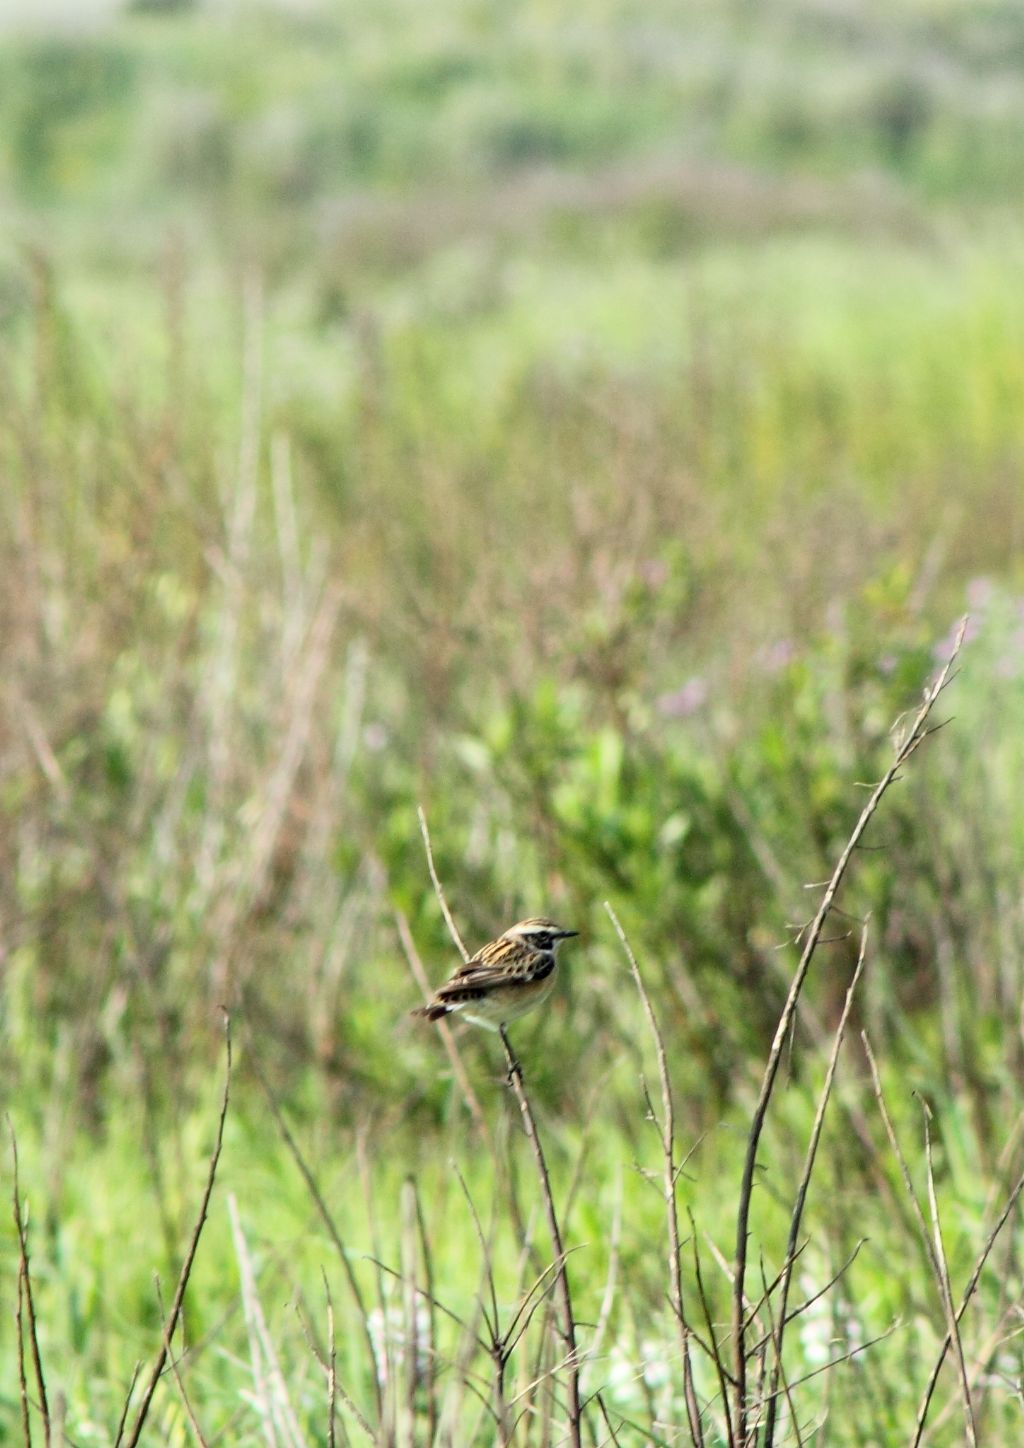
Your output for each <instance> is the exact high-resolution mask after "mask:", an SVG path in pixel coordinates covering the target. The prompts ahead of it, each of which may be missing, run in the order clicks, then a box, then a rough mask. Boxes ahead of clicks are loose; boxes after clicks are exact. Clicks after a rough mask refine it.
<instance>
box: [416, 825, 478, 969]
mask: <svg viewBox="0 0 1024 1448" xmlns="http://www.w3.org/2000/svg"><path fill="white" fill-rule="evenodd" d="M416 813H417V815H418V817H419V822H420V834H421V835H422V836H423V847H424V849H425V850H426V852H427V868H428V870H429V871H430V880H431V883H432V884H433V886H434V894H435V895H436V896H437V903H438V904H439V905H440V907H441V914H442V915H443V916H444V923H445V924H446V925H447V927H448V934H449V935H450V936H451V938H452V940H453V941H454V942H455V948H456V949H457V950H458V952H459V954H460V955H461V956H462V959H463V960H464V961H466V960H468V959H469V951H468V950H467V949H466V947H465V945H464V944H463V943H462V936H461V935H460V934H459V928H458V926H457V925H456V924H455V919H454V917H453V915H452V912H451V911H450V910H449V909H448V901H447V900H446V898H445V893H444V888H443V886H442V885H441V881H440V879H439V878H438V874H437V867H436V866H435V864H434V848H433V846H432V845H431V843H430V830H429V829H428V828H427V816H426V814H425V813H424V809H423V806H422V805H420V806H419V807H418V809H417V811H416Z"/></svg>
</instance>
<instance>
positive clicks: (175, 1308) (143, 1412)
mask: <svg viewBox="0 0 1024 1448" xmlns="http://www.w3.org/2000/svg"><path fill="white" fill-rule="evenodd" d="M224 1049H225V1057H226V1060H225V1067H224V1091H223V1094H222V1096H221V1103H220V1114H219V1116H218V1117H217V1134H216V1138H215V1140H214V1144H213V1151H212V1152H211V1153H210V1164H209V1167H208V1169H207V1173H206V1186H205V1188H204V1190H203V1195H202V1200H201V1201H200V1203H199V1214H198V1216H197V1217H196V1222H195V1226H194V1227H193V1228H192V1237H191V1239H190V1241H189V1244H188V1248H187V1250H186V1252H185V1260H184V1262H183V1263H182V1264H181V1273H180V1275H179V1277H178V1285H177V1287H176V1288H175V1289H174V1300H173V1301H172V1303H171V1310H170V1313H169V1314H168V1317H167V1320H166V1322H165V1323H164V1328H163V1338H162V1341H161V1344H160V1351H159V1352H158V1353H157V1357H156V1362H155V1363H154V1364H153V1370H152V1372H151V1373H150V1375H149V1378H148V1380H147V1382H146V1386H145V1389H144V1390H143V1394H142V1402H141V1403H140V1404H139V1411H138V1413H137V1414H136V1417H135V1424H134V1426H133V1427H132V1430H131V1433H130V1435H129V1437H128V1440H127V1443H126V1448H136V1444H137V1443H138V1441H139V1438H140V1437H141V1436H142V1430H143V1428H144V1427H145V1423H146V1418H147V1416H148V1414H149V1408H150V1404H151V1403H152V1401H153V1394H154V1393H155V1392H156V1385H157V1383H158V1382H159V1381H160V1377H161V1374H162V1373H163V1370H164V1365H165V1363H166V1361H167V1344H168V1343H169V1342H170V1341H171V1339H172V1338H173V1336H174V1329H175V1328H176V1327H177V1325H178V1318H179V1317H180V1316H181V1309H182V1305H183V1303H184V1301H185V1291H186V1289H187V1287H188V1279H189V1277H190V1276H191V1275H192V1264H193V1263H194V1262H195V1259H196V1252H197V1251H198V1250H199V1239H200V1237H201V1236H202V1235H203V1227H204V1226H205V1225H206V1215H207V1212H208V1211H209V1210H210V1199H211V1197H212V1196H213V1184H214V1182H215V1181H216V1179H217V1163H218V1162H219V1161H220V1153H221V1147H222V1146H223V1144H224V1122H225V1121H226V1120H227V1114H228V1102H229V1100H230V1096H231V1021H230V1018H229V1017H228V1015H227V1013H226V1012H225V1015H224ZM133 1386H134V1382H133ZM120 1441H121V1438H120V1434H119V1435H118V1438H117V1442H118V1443H119V1442H120Z"/></svg>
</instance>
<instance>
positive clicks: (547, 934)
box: [413, 918, 579, 1031]
mask: <svg viewBox="0 0 1024 1448" xmlns="http://www.w3.org/2000/svg"><path fill="white" fill-rule="evenodd" d="M578 934H579V931H578V930H565V929H564V928H563V927H562V926H561V925H556V924H555V922H554V921H553V920H544V919H541V918H536V919H532V920H520V921H519V923H518V925H513V926H511V927H510V928H509V929H508V930H506V931H505V933H504V935H499V936H498V938H497V940H492V941H491V942H490V943H489V944H488V945H485V946H484V947H483V949H482V950H478V951H477V953H476V955H474V956H473V958H472V960H467V961H466V963H465V964H464V965H460V966H459V968H458V970H456V972H455V974H454V975H453V976H452V977H451V979H450V980H446V981H445V983H444V985H442V986H440V987H439V989H438V990H437V992H436V993H435V995H434V999H433V1000H432V1001H430V1002H429V1004H427V1005H425V1006H421V1007H420V1009H419V1010H416V1011H413V1015H414V1016H426V1018H427V1020H428V1021H439V1020H441V1018H442V1017H443V1016H448V1015H452V1014H454V1013H455V1012H458V1013H459V1014H460V1015H462V1016H464V1017H465V1019H466V1020H467V1021H472V1022H473V1023H474V1025H478V1026H486V1027H487V1029H488V1030H490V1031H500V1030H501V1029H502V1028H503V1027H504V1026H505V1025H507V1024H508V1022H509V1021H514V1020H515V1019H516V1018H517V1017H518V1016H521V1015H524V1014H525V1013H526V1012H527V1011H529V1010H532V1009H533V1007H534V1006H539V1005H541V1004H542V1003H543V1002H544V1001H546V1000H547V998H548V996H549V995H550V994H551V992H552V990H553V989H554V984H555V976H556V974H557V972H558V958H557V957H558V947H559V945H561V943H562V941H563V940H568V939H569V938H570V937H571V936H573V935H578Z"/></svg>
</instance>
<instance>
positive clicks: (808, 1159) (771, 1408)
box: [764, 921, 868, 1448]
mask: <svg viewBox="0 0 1024 1448" xmlns="http://www.w3.org/2000/svg"><path fill="white" fill-rule="evenodd" d="M867 944H868V926H867V921H865V922H864V924H863V926H862V927H861V932H860V950H859V952H858V954H857V965H856V968H855V969H854V972H853V978H852V979H851V981H850V984H849V988H848V989H847V992H846V1000H845V1001H844V1002H843V1012H842V1015H841V1016H840V1017H839V1024H838V1026H837V1027H836V1031H835V1036H834V1037H833V1040H832V1053H831V1055H830V1056H829V1062H828V1069H827V1070H826V1072H825V1083H824V1085H823V1086H822V1088H821V1095H820V1096H819V1097H818V1108H817V1111H816V1112H815V1114H814V1124H813V1125H812V1127H811V1135H810V1140H809V1141H808V1143H807V1154H806V1156H805V1158H804V1169H803V1173H802V1175H801V1177H800V1185H799V1187H798V1188H797V1193H796V1201H795V1202H794V1203H793V1215H792V1217H791V1218H790V1223H789V1238H788V1240H787V1243H786V1261H785V1265H784V1266H783V1269H782V1275H781V1278H780V1280H779V1311H778V1323H777V1327H776V1328H775V1339H776V1341H775V1348H776V1352H775V1362H774V1364H773V1366H772V1374H771V1386H770V1396H769V1399H768V1417H767V1421H766V1424H765V1433H764V1448H772V1444H773V1443H774V1441H775V1420H776V1411H777V1408H776V1405H777V1403H778V1401H779V1400H778V1398H777V1397H776V1394H775V1390H776V1389H777V1388H778V1386H779V1377H780V1375H781V1374H782V1373H783V1366H782V1344H783V1339H784V1338H785V1335H786V1325H787V1322H788V1318H787V1315H786V1309H787V1307H788V1305H789V1288H790V1284H791V1282H792V1280H793V1268H794V1266H795V1264H796V1258H797V1255H798V1252H797V1240H798V1238H799V1236H800V1224H801V1222H802V1220H803V1214H804V1206H805V1204H806V1202H807V1193H808V1190H809V1188H810V1185H811V1176H812V1174H813V1172H814V1163H815V1159H816V1157H817V1154H818V1144H819V1142H820V1141H821V1131H822V1127H823V1126H824V1124H825V1112H826V1111H827V1110H828V1103H829V1099H830V1098H831V1095H832V1086H833V1083H834V1081H835V1078H836V1068H837V1066H838V1065H839V1052H840V1050H841V1048H842V1044H843V1038H844V1037H845V1035H846V1027H847V1023H848V1022H849V1019H850V1010H851V1008H852V1006H853V998H854V996H855V995H856V992H857V986H858V985H859V984H860V978H861V975H862V974H863V971H864V959H865V955H866V952H867ZM769 1314H770V1315H771V1307H770V1305H769ZM791 1411H792V1409H791Z"/></svg>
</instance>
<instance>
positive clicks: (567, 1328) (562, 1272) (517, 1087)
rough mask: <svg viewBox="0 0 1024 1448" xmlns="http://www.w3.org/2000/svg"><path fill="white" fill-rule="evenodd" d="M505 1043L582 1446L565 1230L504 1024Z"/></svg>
mask: <svg viewBox="0 0 1024 1448" xmlns="http://www.w3.org/2000/svg"><path fill="white" fill-rule="evenodd" d="M501 1042H502V1045H503V1046H504V1047H505V1058H506V1061H507V1063H508V1079H509V1084H510V1086H511V1087H512V1090H513V1091H514V1093H515V1097H516V1100H517V1102H518V1103H519V1111H520V1114H521V1115H522V1118H523V1128H524V1130H525V1132H526V1137H527V1140H528V1141H529V1143H530V1147H531V1149H532V1151H533V1158H534V1161H535V1162H536V1165H537V1176H538V1179H539V1181H540V1189H541V1201H542V1203H543V1206H544V1215H545V1217H546V1218H547V1224H548V1234H549V1236H550V1237H551V1246H552V1249H553V1252H554V1257H555V1261H556V1262H557V1264H558V1267H557V1273H556V1278H555V1280H556V1284H557V1288H558V1301H559V1315H560V1317H561V1322H560V1324H559V1333H560V1336H561V1338H562V1342H563V1343H564V1344H565V1361H566V1374H567V1387H568V1394H569V1402H568V1417H569V1424H568V1427H569V1442H570V1443H571V1444H572V1448H580V1444H581V1436H580V1432H581V1423H582V1409H581V1407H580V1367H579V1357H578V1353H577V1348H576V1321H575V1318H574V1316H573V1308H572V1292H571V1289H570V1286H569V1272H568V1268H567V1267H566V1262H565V1248H564V1247H563V1245H562V1230H561V1227H560V1225H559V1221H558V1212H557V1210H556V1208H555V1201H554V1197H553V1196H552V1193H551V1178H550V1177H549V1175H548V1166H547V1161H546V1160H545V1157H544V1147H543V1145H542V1144H541V1139H540V1135H539V1133H538V1131H537V1123H536V1120H535V1119H534V1115H533V1108H532V1107H531V1105H530V1098H529V1097H528V1096H527V1094H526V1087H525V1086H524V1085H523V1073H522V1070H521V1068H520V1066H519V1063H518V1061H517V1060H516V1058H515V1056H514V1054H513V1052H512V1046H511V1044H510V1042H509V1039H508V1036H507V1034H506V1032H505V1028H504V1026H502V1027H501Z"/></svg>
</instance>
